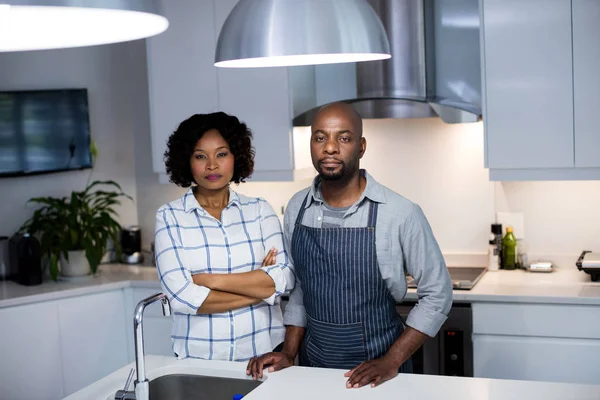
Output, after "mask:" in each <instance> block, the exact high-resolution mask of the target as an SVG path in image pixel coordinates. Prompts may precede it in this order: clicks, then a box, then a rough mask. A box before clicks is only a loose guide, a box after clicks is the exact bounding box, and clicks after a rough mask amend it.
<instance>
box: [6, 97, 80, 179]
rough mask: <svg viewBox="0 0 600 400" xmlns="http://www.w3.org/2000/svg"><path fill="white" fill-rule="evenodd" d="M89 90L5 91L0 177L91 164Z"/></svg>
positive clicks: (65, 169)
mask: <svg viewBox="0 0 600 400" xmlns="http://www.w3.org/2000/svg"><path fill="white" fill-rule="evenodd" d="M90 143H91V136H90V120H89V108H88V95H87V90H86V89H61V90H28V91H10V92H6V91H0V177H6V176H23V175H33V174H42V173H49V172H58V171H68V170H78V169H85V168H91V167H92V155H91V151H90Z"/></svg>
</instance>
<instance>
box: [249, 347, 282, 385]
mask: <svg viewBox="0 0 600 400" xmlns="http://www.w3.org/2000/svg"><path fill="white" fill-rule="evenodd" d="M292 365H294V357H291V356H290V355H288V354H286V353H283V352H281V353H280V352H274V353H266V354H263V355H262V356H260V357H254V358H251V359H250V361H248V367H247V368H246V374H247V375H252V378H253V379H254V380H257V379H262V377H263V369H264V368H265V367H266V366H270V367H269V372H275V371H279V370H281V369H284V368H287V367H291V366H292Z"/></svg>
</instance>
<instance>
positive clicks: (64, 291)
mask: <svg viewBox="0 0 600 400" xmlns="http://www.w3.org/2000/svg"><path fill="white" fill-rule="evenodd" d="M99 271H100V272H99V274H98V276H96V277H94V278H85V279H83V280H81V279H80V280H73V281H60V282H52V281H47V282H44V283H43V284H41V285H38V286H23V285H19V284H17V283H15V282H7V281H2V282H0V308H3V307H10V306H16V305H22V304H29V303H35V302H40V301H48V300H57V299H60V298H65V297H72V296H79V295H85V294H90V293H98V292H103V291H109V290H116V289H122V288H126V287H144V288H156V289H157V290H160V285H159V282H158V276H157V273H156V269H155V267H141V266H132V265H125V264H106V265H102V266H101V267H100V269H99ZM453 297H454V301H464V302H475V301H477V302H507V303H513V302H518V303H555V304H590V305H600V282H591V280H590V275H589V274H586V273H584V272H582V271H578V270H577V269H576V268H575V267H564V268H557V269H556V270H555V272H551V273H542V272H536V273H533V272H526V271H497V272H489V271H488V272H486V273H485V275H484V276H483V277H482V278H481V280H480V281H479V282H478V283H477V284H476V285H475V287H474V288H473V289H471V290H455V291H454V295H453ZM405 300H413V301H415V300H417V294H416V290H414V289H409V290H408V293H407V294H406V298H405Z"/></svg>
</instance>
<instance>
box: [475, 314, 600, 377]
mask: <svg viewBox="0 0 600 400" xmlns="http://www.w3.org/2000/svg"><path fill="white" fill-rule="evenodd" d="M472 310H473V370H474V375H475V377H479V378H499V379H519V380H532V381H553V382H569V383H582V384H600V374H598V371H599V370H600V307H597V306H584V305H570V304H516V303H478V302H475V303H473V304H472ZM574 365H575V366H576V367H574Z"/></svg>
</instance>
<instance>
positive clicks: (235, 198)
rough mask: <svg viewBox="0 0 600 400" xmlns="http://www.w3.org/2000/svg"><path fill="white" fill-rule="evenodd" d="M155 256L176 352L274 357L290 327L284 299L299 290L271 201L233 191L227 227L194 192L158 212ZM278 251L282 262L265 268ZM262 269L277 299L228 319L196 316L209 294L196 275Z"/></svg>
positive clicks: (225, 357)
mask: <svg viewBox="0 0 600 400" xmlns="http://www.w3.org/2000/svg"><path fill="white" fill-rule="evenodd" d="M154 245H155V252H156V263H157V268H158V274H159V278H160V282H161V285H162V289H163V291H164V293H165V294H167V296H168V297H169V300H170V302H171V307H172V309H173V329H172V333H171V338H172V340H173V351H174V352H175V353H176V354H177V355H178V357H179V358H187V357H194V358H203V359H211V360H236V361H245V360H248V359H250V358H251V357H254V356H258V355H261V354H264V353H266V352H269V351H272V350H273V348H274V347H275V346H277V345H278V344H280V343H281V342H283V339H284V335H285V329H284V327H283V317H282V313H281V309H280V305H279V297H280V296H281V295H282V294H283V293H289V291H290V290H291V289H292V288H293V287H294V272H293V270H292V268H291V265H290V264H289V262H288V255H287V253H286V251H285V249H284V247H283V235H282V232H281V225H280V223H279V219H278V218H277V216H276V215H275V212H274V211H273V208H272V207H271V206H270V205H269V203H267V202H266V201H265V200H264V199H261V198H252V197H246V196H243V195H241V194H238V193H236V192H235V191H233V190H231V189H230V192H229V204H228V205H227V207H225V209H223V212H222V214H221V221H219V220H217V219H215V218H214V217H212V216H211V215H210V214H209V213H208V212H207V211H206V210H204V209H203V208H202V207H201V206H200V205H199V204H198V201H197V200H196V198H195V197H194V195H193V193H192V190H191V189H190V190H188V192H187V193H186V194H185V195H184V196H183V197H182V198H180V199H177V200H175V201H173V202H170V203H168V204H165V205H164V206H162V207H160V208H159V210H158V211H157V213H156V231H155V244H154ZM272 247H275V248H276V249H277V250H278V251H279V253H278V255H277V264H276V265H273V266H269V267H262V266H261V264H262V261H263V259H264V258H265V255H266V253H267V252H268V251H269V250H270V249H271V248H272ZM259 268H263V269H264V271H265V272H266V273H267V274H268V275H269V276H270V277H271V278H272V279H273V281H274V282H275V294H274V295H273V296H271V297H270V298H269V299H264V301H263V302H261V303H259V304H258V305H254V306H250V307H244V308H241V309H238V310H233V311H229V312H224V313H215V314H204V315H198V314H196V312H197V310H198V308H199V307H200V306H201V305H202V303H203V302H204V300H205V299H206V297H207V296H208V294H209V293H210V289H209V288H206V287H204V286H198V285H196V284H194V282H193V281H192V275H194V274H200V273H205V274H206V273H208V274H233V273H239V272H248V271H253V270H256V269H259Z"/></svg>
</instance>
